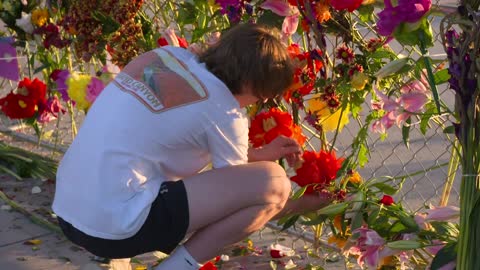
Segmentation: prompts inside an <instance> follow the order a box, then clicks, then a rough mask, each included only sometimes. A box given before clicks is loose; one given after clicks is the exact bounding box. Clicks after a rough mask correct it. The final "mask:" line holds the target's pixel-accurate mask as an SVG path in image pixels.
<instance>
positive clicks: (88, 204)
mask: <svg viewBox="0 0 480 270" xmlns="http://www.w3.org/2000/svg"><path fill="white" fill-rule="evenodd" d="M227 61H228V60H227ZM247 150H248V119H247V117H246V116H245V114H244V112H243V110H242V109H241V108H240V107H239V104H238V102H237V100H236V99H235V98H234V96H233V95H232V94H231V92H230V91H229V90H228V88H227V87H226V86H225V84H224V83H223V82H221V81H220V80H219V79H218V78H217V77H215V76H214V75H213V74H212V73H210V72H209V71H208V70H207V69H206V67H205V65H204V64H200V63H198V60H197V58H196V56H195V55H193V54H192V53H190V52H188V51H187V50H184V49H181V48H175V47H163V48H159V49H156V50H154V51H151V52H148V53H145V54H143V55H141V56H139V57H138V58H136V59H135V60H134V61H132V62H131V63H130V64H129V65H127V66H126V67H125V68H124V70H123V71H122V72H121V73H120V74H119V75H117V77H116V78H115V80H114V82H112V83H110V84H109V85H108V86H107V87H106V88H105V89H104V90H103V92H102V93H101V94H100V96H99V97H98V98H97V99H96V101H95V103H94V104H93V105H92V107H91V108H90V110H89V112H88V114H87V117H86V118H85V120H84V122H83V124H82V127H81V128H80V130H79V133H78V135H77V137H76V138H75V140H74V141H73V143H72V144H71V146H70V148H69V149H68V151H67V152H66V153H65V155H64V157H63V159H62V161H61V163H60V165H59V168H58V172H57V184H56V192H55V198H54V202H53V211H54V212H55V213H56V214H57V215H58V216H60V217H62V218H63V219H64V220H65V221H67V222H69V223H71V224H72V225H73V226H74V227H75V228H77V229H79V230H80V231H82V232H84V233H86V234H88V235H90V236H95V237H99V238H104V239H125V238H128V237H131V236H133V235H134V234H135V233H136V232H137V231H138V230H139V229H140V227H141V226H142V225H143V223H144V221H145V220H146V218H147V216H148V213H149V210H150V205H151V203H152V202H153V200H155V198H156V196H157V193H158V191H159V188H160V184H161V183H162V182H164V181H175V180H179V179H182V178H185V177H188V176H191V175H194V174H196V173H198V172H199V171H200V170H201V169H203V168H204V167H205V166H206V165H208V164H209V163H210V162H211V163H212V165H213V167H214V168H220V167H224V166H230V165H238V164H244V163H246V162H247Z"/></svg>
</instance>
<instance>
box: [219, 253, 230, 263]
mask: <svg viewBox="0 0 480 270" xmlns="http://www.w3.org/2000/svg"><path fill="white" fill-rule="evenodd" d="M220 260H221V261H222V262H228V261H229V260H230V257H229V256H228V255H225V254H222V255H221V256H220Z"/></svg>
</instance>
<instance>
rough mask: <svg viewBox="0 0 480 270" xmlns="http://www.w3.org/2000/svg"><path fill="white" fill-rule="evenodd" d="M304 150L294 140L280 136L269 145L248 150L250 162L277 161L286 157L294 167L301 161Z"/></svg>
mask: <svg viewBox="0 0 480 270" xmlns="http://www.w3.org/2000/svg"><path fill="white" fill-rule="evenodd" d="M301 154H302V148H301V146H300V145H299V144H298V143H297V141H295V140H294V139H292V138H289V137H285V136H282V135H281V136H278V137H277V138H276V139H275V140H273V141H272V142H270V143H269V144H267V145H264V146H261V147H257V148H252V147H250V148H249V149H248V161H249V162H255V161H275V160H278V159H280V158H282V157H285V158H286V159H287V161H288V164H289V165H290V166H292V165H293V164H295V163H297V162H298V161H299V160H300V157H301Z"/></svg>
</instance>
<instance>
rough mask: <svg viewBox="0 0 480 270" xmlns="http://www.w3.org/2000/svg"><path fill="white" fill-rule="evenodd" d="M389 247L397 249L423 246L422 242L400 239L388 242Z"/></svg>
mask: <svg viewBox="0 0 480 270" xmlns="http://www.w3.org/2000/svg"><path fill="white" fill-rule="evenodd" d="M387 247H389V248H391V249H397V250H412V249H417V248H421V247H422V244H421V243H420V242H417V241H413V240H398V241H394V242H389V243H387Z"/></svg>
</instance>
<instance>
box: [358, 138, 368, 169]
mask: <svg viewBox="0 0 480 270" xmlns="http://www.w3.org/2000/svg"><path fill="white" fill-rule="evenodd" d="M367 162H368V148H367V147H366V146H365V145H364V144H360V147H359V149H358V165H359V166H360V167H362V168H363V167H364V166H365V164H367Z"/></svg>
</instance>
